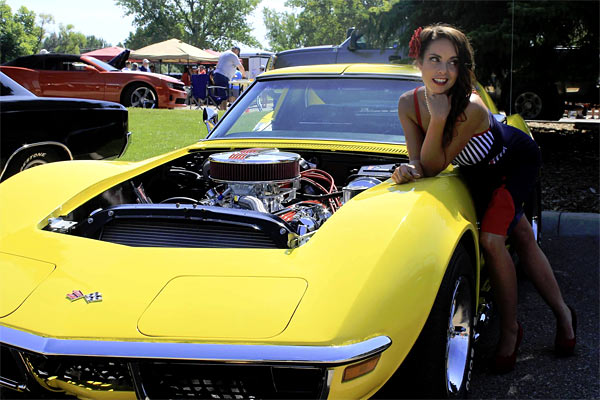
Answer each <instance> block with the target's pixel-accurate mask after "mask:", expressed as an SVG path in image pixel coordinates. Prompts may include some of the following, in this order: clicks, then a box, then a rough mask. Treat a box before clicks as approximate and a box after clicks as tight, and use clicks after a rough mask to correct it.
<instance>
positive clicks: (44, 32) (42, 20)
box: [35, 14, 54, 53]
mask: <svg viewBox="0 0 600 400" xmlns="http://www.w3.org/2000/svg"><path fill="white" fill-rule="evenodd" d="M38 18H39V25H38V27H39V29H38V30H37V33H38V35H37V43H36V50H35V52H36V53H37V52H39V50H41V49H42V44H43V40H44V38H45V37H46V36H48V29H47V26H48V25H50V24H53V23H54V17H53V16H52V15H50V14H39V15H38Z"/></svg>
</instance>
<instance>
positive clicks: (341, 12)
mask: <svg viewBox="0 0 600 400" xmlns="http://www.w3.org/2000/svg"><path fill="white" fill-rule="evenodd" d="M385 3H386V1H385V0H288V1H286V3H285V5H286V6H287V7H291V8H292V9H293V11H292V12H276V11H274V10H271V9H269V8H265V9H264V10H263V20H264V23H265V26H266V28H267V38H268V39H269V42H270V44H271V48H272V50H273V51H281V50H285V49H290V48H295V47H305V46H318V45H324V44H339V43H341V42H342V41H344V39H346V33H347V30H348V28H350V27H354V26H358V25H364V23H365V21H366V20H367V19H368V17H369V10H371V9H373V8H375V9H379V8H381V7H383V6H384V5H385Z"/></svg>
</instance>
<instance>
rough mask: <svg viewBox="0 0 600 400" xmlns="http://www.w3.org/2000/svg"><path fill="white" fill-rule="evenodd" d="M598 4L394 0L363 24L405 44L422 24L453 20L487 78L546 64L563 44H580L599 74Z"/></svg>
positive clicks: (561, 0)
mask: <svg viewBox="0 0 600 400" xmlns="http://www.w3.org/2000/svg"><path fill="white" fill-rule="evenodd" d="M599 5H600V2H598V1H575V0H553V1H550V0H516V1H514V2H513V1H512V0H494V1H477V2H474V1H443V0H427V1H424V0H394V1H389V2H386V4H385V5H383V6H381V7H378V8H374V9H371V10H370V16H369V18H368V19H367V20H365V21H363V24H362V29H364V30H366V31H369V32H370V33H371V34H372V35H373V36H375V37H377V38H378V40H379V42H380V43H382V42H384V41H386V40H389V39H390V38H397V39H399V42H400V43H404V44H405V48H406V47H407V45H408V42H409V40H410V37H411V35H412V33H413V30H414V29H415V28H417V27H419V26H425V25H428V24H431V23H435V22H445V23H448V24H451V25H454V26H456V27H458V28H460V29H461V30H462V31H463V32H465V33H466V34H467V36H468V37H469V39H470V40H471V43H472V44H473V47H474V49H475V63H476V74H477V76H478V78H479V79H480V80H482V81H484V82H490V81H491V79H492V77H494V76H495V77H497V78H500V79H502V78H506V77H507V76H508V75H509V74H510V71H511V69H512V70H513V71H515V70H519V69H520V70H526V69H537V68H540V65H541V66H542V68H544V67H543V63H544V60H546V63H549V62H550V60H552V59H554V57H552V56H551V52H553V51H554V50H555V49H556V48H558V47H577V48H579V49H581V50H583V53H582V54H590V57H591V58H590V59H589V60H587V61H589V64H590V66H591V68H592V69H593V68H595V71H596V75H597V71H598V54H599V52H598V50H599V48H598V47H599V43H600V42H599V38H598V33H599V18H598V15H599ZM513 16H514V25H513ZM513 32H514V35H513ZM511 48H512V55H513V57H512V64H511ZM582 61H583V60H582ZM583 62H585V61H583ZM557 67H558V66H557V65H546V66H545V68H547V69H549V68H557ZM535 72H536V73H538V74H539V73H543V71H539V70H537V71H535Z"/></svg>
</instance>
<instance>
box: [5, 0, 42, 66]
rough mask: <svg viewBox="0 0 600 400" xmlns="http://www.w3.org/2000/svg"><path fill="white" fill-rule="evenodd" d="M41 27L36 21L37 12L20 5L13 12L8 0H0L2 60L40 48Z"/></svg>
mask: <svg viewBox="0 0 600 400" xmlns="http://www.w3.org/2000/svg"><path fill="white" fill-rule="evenodd" d="M40 35H41V32H40V28H39V27H38V26H37V25H36V23H35V13H34V12H33V11H29V10H28V9H27V8H26V7H20V8H19V9H18V10H17V12H16V13H14V14H13V13H12V10H11V8H10V6H8V5H7V4H6V1H4V0H0V62H1V63H4V62H6V61H9V60H12V59H13V58H16V57H19V56H21V55H25V54H31V53H33V52H35V51H36V50H37V49H38V46H39V41H38V38H39V36H40Z"/></svg>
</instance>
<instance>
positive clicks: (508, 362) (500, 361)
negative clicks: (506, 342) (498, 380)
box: [492, 322, 523, 374]
mask: <svg viewBox="0 0 600 400" xmlns="http://www.w3.org/2000/svg"><path fill="white" fill-rule="evenodd" d="M517 324H519V331H518V333H517V341H516V342H515V350H514V351H513V353H512V354H511V355H510V356H499V355H496V357H494V364H493V365H492V369H493V370H494V372H495V373H497V374H506V373H507V372H510V371H512V370H513V369H515V364H516V363H517V350H519V345H520V344H521V340H522V339H523V327H522V326H521V324H520V323H519V322H517Z"/></svg>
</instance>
